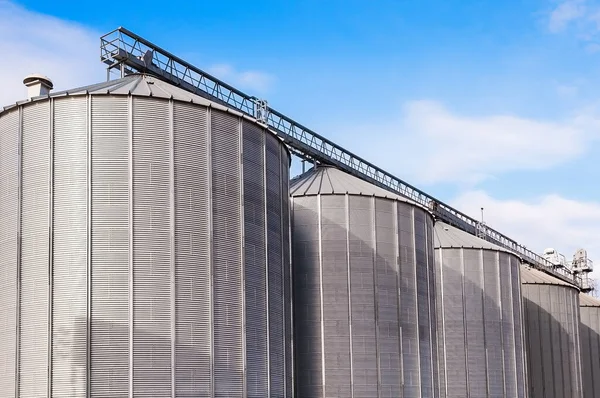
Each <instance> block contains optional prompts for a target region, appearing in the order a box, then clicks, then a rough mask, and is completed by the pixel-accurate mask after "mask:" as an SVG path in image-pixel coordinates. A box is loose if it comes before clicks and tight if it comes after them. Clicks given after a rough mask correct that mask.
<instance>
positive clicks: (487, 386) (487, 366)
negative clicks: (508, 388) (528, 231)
mask: <svg viewBox="0 0 600 398" xmlns="http://www.w3.org/2000/svg"><path fill="white" fill-rule="evenodd" d="M496 253H497V254H498V255H499V253H498V252H496ZM479 260H480V261H481V262H480V263H479V264H480V266H481V276H480V280H479V282H480V283H481V324H482V326H483V347H484V355H485V391H486V394H487V395H488V396H489V395H490V378H489V376H490V363H489V356H488V343H487V335H486V330H487V328H486V327H485V296H486V289H485V267H484V258H483V250H479ZM515 397H516V396H515Z"/></svg>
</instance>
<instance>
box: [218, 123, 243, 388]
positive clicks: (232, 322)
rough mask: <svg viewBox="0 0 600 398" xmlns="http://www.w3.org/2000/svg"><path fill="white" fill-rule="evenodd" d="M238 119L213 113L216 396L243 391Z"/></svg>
mask: <svg viewBox="0 0 600 398" xmlns="http://www.w3.org/2000/svg"><path fill="white" fill-rule="evenodd" d="M239 123H240V122H239V120H238V118H237V117H234V116H231V115H228V114H225V113H221V112H219V111H213V113H212V121H211V124H212V131H211V140H212V142H211V145H212V172H213V175H212V186H213V192H212V194H213V293H214V297H213V299H214V378H215V397H223V398H235V397H241V396H242V394H243V388H244V385H243V384H244V383H243V378H244V377H243V376H244V364H243V354H242V343H243V341H242V319H243V315H244V314H243V308H242V294H243V292H242V262H241V257H242V253H241V251H242V241H241V232H240V228H241V214H240V209H241V203H240V196H241V188H242V187H241V183H240V173H241V169H240V149H241V148H240V145H239V139H240V137H239V134H240V133H239Z"/></svg>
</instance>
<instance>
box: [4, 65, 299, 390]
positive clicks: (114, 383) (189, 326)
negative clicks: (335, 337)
mask: <svg viewBox="0 0 600 398" xmlns="http://www.w3.org/2000/svg"><path fill="white" fill-rule="evenodd" d="M289 161H290V156H289V153H288V151H287V149H286V148H285V146H284V145H283V144H282V142H281V141H280V140H279V139H278V138H277V137H276V136H274V135H273V134H271V133H270V132H269V131H267V130H266V129H265V128H263V127H262V126H261V125H260V124H258V123H256V121H255V120H252V119H250V118H247V117H245V116H242V115H241V114H240V113H236V112H233V111H230V110H228V109H227V108H225V107H223V106H220V105H217V104H214V103H211V102H209V101H207V100H205V99H203V98H201V97H199V96H196V95H192V94H190V93H188V92H186V91H184V90H182V89H179V88H177V87H174V86H172V85H169V84H167V83H165V82H162V81H160V80H157V79H154V78H151V77H147V76H141V75H131V76H128V77H126V78H124V79H120V80H116V81H111V82H107V83H101V84H99V85H95V86H90V87H86V88H82V89H76V90H72V91H68V92H63V93H54V94H50V96H46V97H38V98H34V99H33V100H32V101H25V102H23V103H20V104H16V105H14V106H11V107H8V108H5V109H4V110H3V111H2V112H1V113H0V219H1V220H2V222H1V224H0V391H2V394H1V395H2V396H3V397H21V398H25V397H35V398H39V397H46V396H52V397H85V396H91V397H127V396H135V397H183V396H185V397H192V396H193V397H257V398H265V397H290V396H291V391H292V378H291V376H292V357H291V355H292V353H291V333H292V330H291V298H290V296H291V294H290V289H291V282H290V257H289V256H290V249H289V195H288V194H289V177H288V167H289Z"/></svg>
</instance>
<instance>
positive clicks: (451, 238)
mask: <svg viewBox="0 0 600 398" xmlns="http://www.w3.org/2000/svg"><path fill="white" fill-rule="evenodd" d="M433 241H434V247H435V248H436V249H440V248H441V249H461V248H463V249H485V250H496V251H501V252H506V253H510V254H513V255H515V256H516V254H515V253H513V252H511V251H510V250H508V249H505V248H503V247H501V246H498V245H496V244H494V243H491V242H488V241H486V240H483V239H481V238H478V237H476V236H475V235H471V234H469V233H467V232H464V231H461V230H460V229H458V228H456V227H453V226H452V225H449V224H446V223H444V222H441V221H436V223H435V227H434V230H433ZM517 257H518V256H517Z"/></svg>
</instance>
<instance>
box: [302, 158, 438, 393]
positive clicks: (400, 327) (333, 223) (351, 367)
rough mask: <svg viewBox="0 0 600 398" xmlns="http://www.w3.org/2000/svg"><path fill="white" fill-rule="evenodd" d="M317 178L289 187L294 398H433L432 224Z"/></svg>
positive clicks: (397, 205) (396, 205) (422, 215)
mask: <svg viewBox="0 0 600 398" xmlns="http://www.w3.org/2000/svg"><path fill="white" fill-rule="evenodd" d="M317 170H318V169H317ZM317 172H318V171H317ZM317 172H312V174H311V175H312V176H313V177H314V175H315V174H316V173H317ZM325 177H326V176H324V177H323V178H322V179H321V182H319V184H320V188H315V187H314V186H313V183H314V181H312V182H311V181H309V179H307V178H299V179H298V180H294V181H293V182H292V183H293V184H296V183H297V182H296V181H299V183H300V184H309V185H310V187H309V188H310V189H309V191H310V193H309V194H308V196H301V194H300V192H301V191H297V192H298V195H297V196H293V197H292V203H293V220H292V226H293V237H294V251H293V258H294V273H295V279H294V293H295V299H296V300H295V314H296V316H295V318H294V321H295V324H296V327H295V333H296V334H295V341H294V344H295V346H296V361H297V362H296V364H297V368H296V375H297V378H296V385H297V392H298V393H297V396H298V397H309V396H310V397H330V396H331V397H333V396H335V397H356V398H359V397H360V398H363V397H365V398H366V397H399V396H406V397H409V396H411V397H412V396H415V397H420V396H422V397H426V396H433V394H434V393H435V392H434V391H435V390H436V389H437V387H434V371H433V369H434V366H437V363H436V362H435V361H434V355H433V352H434V349H433V347H432V345H431V344H432V341H435V338H434V337H433V336H434V335H435V323H434V322H435V319H434V318H432V312H433V311H434V306H435V296H434V294H433V293H434V292H435V290H434V287H433V278H432V276H433V270H432V269H431V267H433V264H432V263H430V262H429V260H430V259H432V253H433V248H432V246H431V244H430V242H431V228H432V224H431V218H430V217H429V215H428V214H427V212H425V211H424V210H422V209H420V208H415V207H414V206H412V205H411V204H408V203H404V202H400V201H395V200H390V199H386V198H378V197H377V196H376V195H375V196H370V197H369V196H363V195H362V194H364V193H365V192H366V191H365V192H361V195H343V194H337V193H333V194H332V193H331V192H330V190H331V189H332V188H333V187H334V185H335V182H333V181H331V180H327V179H326V178H325ZM352 178H353V177H352ZM352 178H349V181H352ZM338 180H339V179H338ZM296 188H297V187H296ZM296 188H293V189H292V190H294V189H296ZM300 188H302V189H304V188H306V187H300ZM313 188H314V190H315V191H314V192H313ZM298 189H299V188H298ZM302 192H304V193H306V192H307V191H302ZM321 310H322V312H321ZM321 314H322V315H321ZM321 319H322V325H320V324H319V323H320V322H319V321H321ZM321 375H322V377H324V382H323V381H322V378H321Z"/></svg>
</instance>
